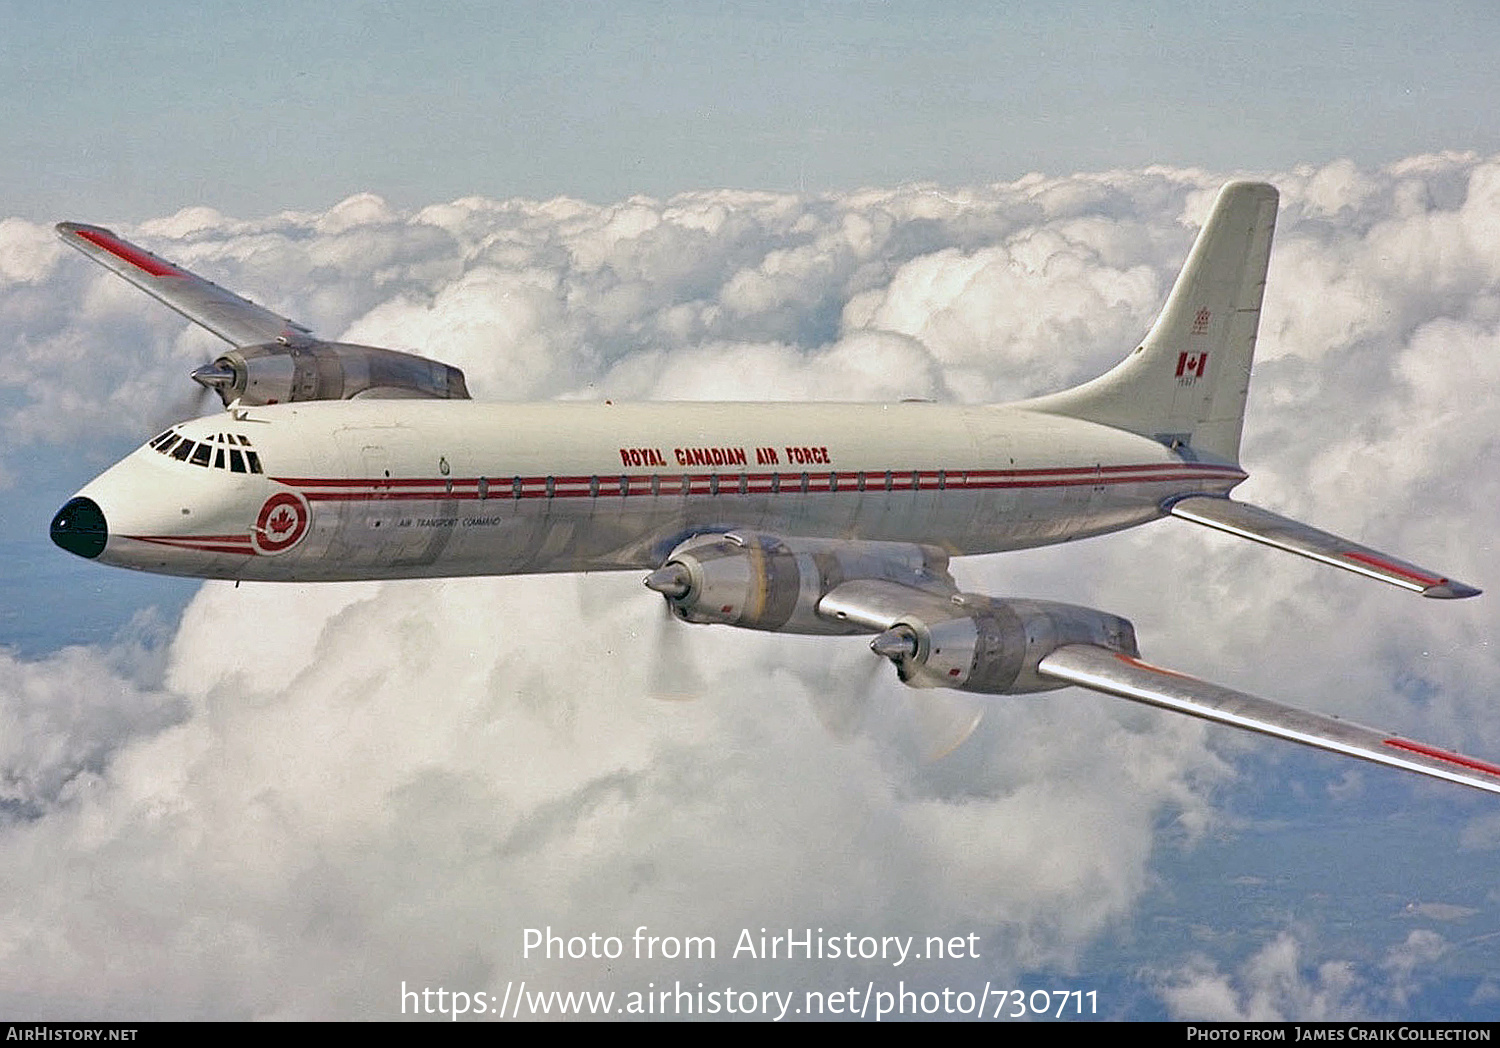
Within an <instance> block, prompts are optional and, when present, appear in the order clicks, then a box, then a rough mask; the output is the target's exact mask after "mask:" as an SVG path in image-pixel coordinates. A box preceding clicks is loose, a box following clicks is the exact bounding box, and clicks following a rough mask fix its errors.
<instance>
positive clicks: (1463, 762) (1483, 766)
mask: <svg viewBox="0 0 1500 1048" xmlns="http://www.w3.org/2000/svg"><path fill="white" fill-rule="evenodd" d="M1383 741H1384V742H1385V744H1386V745H1387V746H1392V747H1394V748H1396V749H1398V750H1409V751H1411V752H1412V753H1420V754H1421V755H1422V756H1424V757H1431V758H1433V759H1434V760H1440V761H1447V762H1448V763H1449V764H1457V765H1460V766H1461V767H1464V768H1473V769H1474V770H1475V771H1482V772H1484V773H1485V774H1486V775H1494V776H1496V777H1500V767H1497V766H1495V765H1493V764H1490V763H1489V762H1487V761H1482V760H1476V759H1475V758H1473V757H1465V756H1464V755H1463V754H1461V753H1449V752H1448V751H1447V750H1440V749H1438V748H1436V747H1435V746H1424V745H1422V744H1421V743H1420V742H1410V741H1408V740H1406V739H1385V740H1383Z"/></svg>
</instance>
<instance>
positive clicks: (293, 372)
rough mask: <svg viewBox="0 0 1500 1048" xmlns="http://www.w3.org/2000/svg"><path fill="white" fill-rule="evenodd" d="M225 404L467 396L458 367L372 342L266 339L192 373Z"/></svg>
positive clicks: (246, 404)
mask: <svg viewBox="0 0 1500 1048" xmlns="http://www.w3.org/2000/svg"><path fill="white" fill-rule="evenodd" d="M193 379H194V381H196V382H198V383H199V384H200V385H203V386H207V387H208V388H210V389H212V390H214V391H215V392H217V393H218V394H219V396H220V398H222V399H223V401H224V405H225V406H226V407H227V406H229V405H230V404H232V403H234V402H235V401H236V400H238V401H239V402H240V403H241V404H243V405H245V406H247V407H249V406H255V405H260V404H285V403H289V402H291V401H297V400H349V399H351V398H354V397H402V398H415V397H432V398H437V399H444V400H447V399H452V400H467V399H469V390H468V387H467V386H465V384H464V373H463V372H462V371H460V370H459V369H458V368H456V367H452V366H451V365H448V364H443V363H440V362H438V361H436V360H429V359H427V358H426V357H419V356H417V355H416V354H414V353H401V352H398V351H397V350H394V349H378V348H376V347H375V346H356V345H353V344H350V343H346V342H318V341H314V340H311V339H309V340H305V341H292V340H287V341H283V342H268V343H265V344H264V345H259V346H243V347H241V348H239V349H231V350H230V351H229V352H227V353H224V354H223V355H221V356H220V357H219V358H218V359H216V360H215V361H214V362H213V363H212V364H209V365H206V366H204V367H201V368H198V369H197V370H196V371H194V372H193Z"/></svg>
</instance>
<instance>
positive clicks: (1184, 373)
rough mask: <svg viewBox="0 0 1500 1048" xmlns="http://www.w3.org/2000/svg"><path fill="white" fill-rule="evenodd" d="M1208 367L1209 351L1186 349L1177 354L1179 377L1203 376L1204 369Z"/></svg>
mask: <svg viewBox="0 0 1500 1048" xmlns="http://www.w3.org/2000/svg"><path fill="white" fill-rule="evenodd" d="M1206 367H1208V353H1206V352H1203V353H1188V352H1186V351H1184V352H1182V353H1179V354H1177V377H1178V378H1202V377H1203V369H1204V368H1206Z"/></svg>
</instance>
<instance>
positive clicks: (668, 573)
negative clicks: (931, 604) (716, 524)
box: [646, 531, 953, 636]
mask: <svg viewBox="0 0 1500 1048" xmlns="http://www.w3.org/2000/svg"><path fill="white" fill-rule="evenodd" d="M851 579H877V580H881V581H887V582H893V583H898V584H900V585H902V586H906V587H911V588H912V589H913V590H917V591H925V592H932V593H936V594H939V596H938V597H937V598H936V599H943V598H942V596H941V594H944V593H947V592H949V591H951V590H952V588H953V580H952V578H951V577H950V576H949V575H948V554H947V553H945V552H944V551H942V550H941V549H938V548H937V547H935V546H922V545H917V544H916V543H905V542H855V541H844V540H833V539H782V538H778V537H776V536H771V535H762V534H759V533H757V532H750V531H736V532H731V533H729V534H718V535H703V536H698V537H696V538H693V539H689V540H688V541H687V542H684V543H683V544H682V545H680V546H678V547H677V548H676V549H675V550H673V551H672V553H671V555H670V556H669V557H668V558H667V561H666V563H665V564H664V565H663V566H662V567H661V568H659V569H657V570H656V571H655V572H653V573H652V574H651V576H650V577H649V578H648V579H647V580H646V585H647V586H650V587H651V588H652V589H654V590H656V591H657V592H658V593H661V594H662V595H663V596H665V597H666V598H667V602H668V604H669V606H670V607H671V609H672V613H673V614H674V615H676V616H677V617H678V618H680V619H682V620H684V621H686V622H703V623H721V624H723V625H728V626H741V627H744V628H746V629H756V630H772V631H777V632H782V633H813V634H821V635H825V636H831V635H841V634H849V633H869V632H870V630H869V628H868V627H867V626H860V625H858V624H855V623H851V622H847V621H843V620H840V619H835V618H830V617H825V616H822V615H819V614H818V611H817V609H818V602H819V601H821V600H822V599H823V597H824V595H826V594H827V593H828V592H829V591H830V590H832V589H834V588H835V587H837V586H840V585H842V584H843V583H845V582H847V581H849V580H851Z"/></svg>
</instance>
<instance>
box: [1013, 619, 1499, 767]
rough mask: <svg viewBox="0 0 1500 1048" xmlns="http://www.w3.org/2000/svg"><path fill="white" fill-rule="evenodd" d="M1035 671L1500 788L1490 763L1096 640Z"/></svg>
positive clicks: (1364, 757)
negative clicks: (1123, 651) (1273, 698)
mask: <svg viewBox="0 0 1500 1048" xmlns="http://www.w3.org/2000/svg"><path fill="white" fill-rule="evenodd" d="M1037 672H1038V673H1042V674H1045V675H1047V676H1049V677H1054V678H1056V679H1057V680H1062V681H1067V682H1068V683H1069V684H1076V685H1078V686H1080V687H1084V688H1089V689H1091V690H1093V691H1102V692H1104V693H1105V694H1107V695H1115V696H1118V697H1119V698H1122V699H1130V700H1132V701H1134V702H1143V703H1146V704H1147V705H1149V706H1159V707H1161V708H1162V709H1168V710H1175V711H1176V712H1178V713H1186V714H1188V715H1189V716H1192V717H1201V718H1202V719H1204V720H1210V721H1214V722H1216V723H1219V724H1228V725H1230V726H1232V727H1235V728H1244V729H1246V730H1247V731H1255V732H1260V733H1261V734H1262V735H1273V736H1275V737H1276V738H1278V739H1289V740H1290V741H1292V742H1300V743H1302V744H1304V745H1306V746H1315V747H1317V748H1318V749H1322V750H1331V751H1332V752H1334V753H1342V754H1345V755H1347V756H1350V757H1358V758H1360V759H1361V760H1367V761H1374V762H1375V763H1376V764H1385V765H1389V766H1390V767H1393V768H1402V769H1405V770H1406V771H1414V772H1417V773H1418V774H1421V775H1430V776H1432V777H1433V778H1435V779H1446V780H1447V781H1448V782H1456V783H1459V784H1461V785H1464V786H1473V787H1474V788H1475V789H1479V790H1487V791H1489V792H1490V793H1500V766H1497V765H1495V764H1491V763H1490V762H1488V761H1482V760H1478V759H1476V758H1473V757H1465V756H1463V755H1462V754H1459V753H1450V752H1449V751H1447V750H1442V749H1438V748H1437V747H1435V746H1429V745H1427V744H1426V743H1421V742H1413V741H1412V740H1410V739H1403V738H1401V737H1400V736H1397V735H1392V734H1390V733H1388V732H1383V731H1376V730H1374V729H1373V728H1365V727H1362V726H1360V725H1358V724H1352V723H1350V722H1349V721H1346V720H1340V719H1339V718H1337V717H1328V716H1324V715H1322V714H1317V713H1308V712H1306V711H1303V710H1299V709H1294V708H1293V707H1291V706H1283V705H1282V704H1281V703H1278V702H1272V701H1270V700H1269V699H1262V698H1257V697H1256V696H1254V695H1247V694H1245V693H1244V692H1241V691H1235V690H1234V689H1232V688H1225V687H1222V686H1221V685H1218V684H1210V683H1208V682H1207V681H1202V680H1199V679H1198V678H1196V677H1190V676H1188V675H1187V674H1185V673H1176V672H1174V671H1172V670H1165V669H1161V668H1160V667H1157V666H1152V665H1151V664H1149V663H1146V662H1142V661H1141V660H1140V659H1136V658H1132V657H1130V656H1129V655H1122V654H1120V653H1119V652H1115V651H1109V650H1107V649H1105V648H1100V647H1096V646H1094V645H1091V644H1070V645H1067V646H1065V647H1061V648H1058V649H1057V650H1056V651H1054V652H1052V654H1050V655H1048V656H1047V657H1046V658H1044V659H1042V661H1041V663H1040V664H1038V666H1037Z"/></svg>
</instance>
